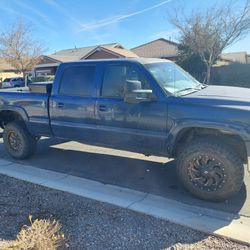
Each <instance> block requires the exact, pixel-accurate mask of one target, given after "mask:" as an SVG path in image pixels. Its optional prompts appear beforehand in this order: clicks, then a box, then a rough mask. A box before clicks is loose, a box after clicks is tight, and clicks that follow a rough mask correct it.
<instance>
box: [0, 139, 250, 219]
mask: <svg viewBox="0 0 250 250" xmlns="http://www.w3.org/2000/svg"><path fill="white" fill-rule="evenodd" d="M63 142H65V141H62V140H58V139H44V140H41V141H40V143H39V147H38V152H37V154H36V155H35V156H34V157H33V158H32V159H29V160H26V161H19V162H21V163H25V164H28V165H32V166H34V167H39V168H43V169H48V170H53V171H58V172H61V173H67V174H70V175H75V176H79V177H83V178H87V179H92V180H96V181H99V182H102V183H104V184H113V185H118V186H121V187H126V188H130V189H134V190H138V191H142V192H146V193H150V194H155V195H159V196H162V197H166V198H169V199H174V200H178V201H181V202H184V203H187V204H191V205H197V206H201V207H206V208H212V209H216V210H220V211H225V212H229V213H232V214H234V215H235V217H236V218H237V216H238V214H239V213H241V212H242V211H241V210H242V208H243V206H244V215H246V216H250V205H246V202H249V203H250V201H246V197H247V188H246V185H245V184H244V185H243V187H242V189H241V191H240V192H239V194H238V195H237V196H235V197H233V198H232V199H230V200H228V201H225V202H220V203H213V202H206V201H202V200H199V199H196V198H194V197H193V196H191V195H190V194H189V193H188V192H187V191H186V190H184V189H183V188H182V187H181V185H180V184H179V183H178V180H177V177H176V173H175V161H169V162H167V163H165V164H164V163H159V162H152V161H148V160H143V159H135V158H128V157H125V156H116V155H108V154H105V153H103V152H101V153H100V152H98V153H92V152H91V153H90V152H84V151H79V150H75V149H74V148H72V150H68V149H67V150H64V149H59V148H54V147H52V146H53V145H57V144H60V143H63ZM82 150H84V148H83V149H82ZM0 156H2V157H4V158H6V157H7V158H8V159H10V158H9V157H8V156H7V155H6V153H5V152H4V150H3V145H2V143H1V144H0ZM10 160H12V159H10ZM12 161H13V160H12ZM249 184H250V183H249Z"/></svg>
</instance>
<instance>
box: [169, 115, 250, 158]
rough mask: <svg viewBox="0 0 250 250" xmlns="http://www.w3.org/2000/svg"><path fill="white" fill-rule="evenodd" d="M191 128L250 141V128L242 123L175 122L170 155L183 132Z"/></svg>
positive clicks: (170, 138)
mask: <svg viewBox="0 0 250 250" xmlns="http://www.w3.org/2000/svg"><path fill="white" fill-rule="evenodd" d="M191 128H202V129H215V130H219V131H221V132H222V133H225V134H232V135H238V136H240V137H241V139H242V140H243V141H245V142H246V141H250V128H249V127H247V126H246V125H244V124H241V123H235V122H232V123H230V122H228V121H227V123H226V124H225V123H221V122H216V121H214V122H212V121H207V120H193V119H192V120H189V119H182V120H178V121H175V123H174V124H173V125H172V126H171V128H170V130H169V136H168V142H169V150H170V154H172V153H173V149H174V145H175V142H176V139H177V138H178V135H179V134H180V133H181V132H182V131H185V130H186V129H191ZM249 150H250V148H249ZM249 153H250V151H249Z"/></svg>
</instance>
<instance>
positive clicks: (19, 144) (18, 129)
mask: <svg viewBox="0 0 250 250" xmlns="http://www.w3.org/2000/svg"><path fill="white" fill-rule="evenodd" d="M3 141H4V146H5V149H6V151H7V152H8V154H9V155H10V156H12V157H13V158H15V159H26V158H28V157H30V156H31V155H32V154H33V153H34V152H35V150H36V139H35V137H34V136H32V135H31V134H30V133H29V131H28V130H27V128H26V127H25V125H24V124H22V123H21V122H10V123H8V124H7V125H6V126H5V128H4V132H3Z"/></svg>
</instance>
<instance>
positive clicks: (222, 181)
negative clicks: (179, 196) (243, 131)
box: [177, 138, 244, 201]
mask: <svg viewBox="0 0 250 250" xmlns="http://www.w3.org/2000/svg"><path fill="white" fill-rule="evenodd" d="M177 175H178V177H179V179H180V181H181V183H182V184H183V186H184V187H185V188H186V189H187V190H188V191H189V192H191V193H192V194H193V195H195V196H197V197H199V198H201V199H204V200H211V201H223V200H226V199H228V198H230V197H231V196H233V195H234V194H236V193H237V192H238V191H239V190H240V188H241V186H242V184H243V179H244V178H243V177H244V165H243V162H242V160H241V159H240V157H239V156H238V155H237V154H236V153H235V151H234V150H232V149H231V148H230V147H229V146H228V145H227V144H225V143H223V142H222V141H219V140H218V139H216V138H202V139H198V140H196V141H194V142H191V143H190V145H186V146H185V148H184V150H183V151H182V152H181V153H180V155H179V157H178V159H177Z"/></svg>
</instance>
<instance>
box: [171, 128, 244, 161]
mask: <svg viewBox="0 0 250 250" xmlns="http://www.w3.org/2000/svg"><path fill="white" fill-rule="evenodd" d="M205 136H216V138H217V139H218V140H223V141H224V142H225V143H226V144H227V145H230V146H231V147H232V148H233V149H234V150H235V151H236V152H237V154H238V155H239V156H240V157H241V159H242V160H243V161H244V162H245V163H246V162H247V150H246V146H245V143H244V141H243V140H242V138H241V137H240V136H238V135H235V134H231V133H230V132H227V131H221V130H218V129H210V128H187V129H183V130H181V131H180V132H179V134H178V135H177V138H176V140H175V145H174V149H173V156H174V157H176V156H177V155H178V154H179V153H180V151H181V150H182V148H183V147H184V146H185V144H187V143H189V142H191V141H193V140H195V139H196V138H200V137H205Z"/></svg>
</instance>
